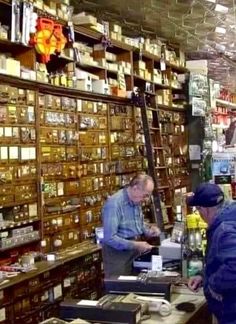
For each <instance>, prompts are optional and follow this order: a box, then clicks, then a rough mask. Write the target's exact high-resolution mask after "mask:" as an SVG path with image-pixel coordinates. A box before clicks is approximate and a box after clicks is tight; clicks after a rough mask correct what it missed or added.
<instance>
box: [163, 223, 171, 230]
mask: <svg viewBox="0 0 236 324" xmlns="http://www.w3.org/2000/svg"><path fill="white" fill-rule="evenodd" d="M171 228H173V225H172V224H165V225H164V229H165V230H168V229H171Z"/></svg>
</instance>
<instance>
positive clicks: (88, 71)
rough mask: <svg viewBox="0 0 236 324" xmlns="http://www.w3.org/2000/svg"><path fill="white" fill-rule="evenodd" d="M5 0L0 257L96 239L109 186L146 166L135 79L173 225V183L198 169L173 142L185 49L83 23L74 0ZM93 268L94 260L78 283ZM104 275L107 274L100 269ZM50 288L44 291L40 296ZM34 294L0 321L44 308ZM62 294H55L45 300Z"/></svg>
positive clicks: (0, 55)
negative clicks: (146, 103) (71, 0)
mask: <svg viewBox="0 0 236 324" xmlns="http://www.w3.org/2000/svg"><path fill="white" fill-rule="evenodd" d="M0 8H1V9H2V10H1V14H0V22H1V26H0V75H1V82H0V98H1V99H0V100H1V102H0V179H1V184H0V202H1V203H0V215H1V219H0V224H1V227H0V234H1V238H0V244H1V245H0V252H1V263H0V266H5V265H9V264H12V263H14V262H17V261H18V260H22V256H31V257H32V256H34V257H35V258H36V259H40V258H42V254H41V253H52V252H53V253H56V255H60V253H67V252H64V251H69V249H70V247H71V246H78V249H80V245H81V244H87V243H88V244H89V242H90V241H91V239H94V232H95V228H96V227H97V226H100V225H101V207H102V205H103V202H104V200H105V199H106V198H107V196H108V195H110V194H111V193H113V192H115V191H116V190H117V189H118V188H120V187H122V186H124V185H125V184H126V183H127V182H128V181H129V179H131V178H132V177H133V176H134V175H135V173H137V171H142V170H147V156H146V149H145V134H144V132H143V120H142V117H141V111H140V109H139V108H138V107H135V106H134V105H133V103H132V101H131V93H132V92H133V90H134V88H137V87H138V88H139V89H141V90H144V91H145V93H146V96H147V98H151V105H149V106H148V111H147V113H148V118H149V120H150V132H151V134H152V136H156V135H157V134H158V138H157V141H156V144H155V147H153V149H154V151H155V159H156V171H157V176H158V179H159V180H160V181H161V182H160V186H159V189H160V192H159V193H160V197H161V206H162V211H163V213H164V214H165V215H166V217H165V220H164V225H165V226H170V225H171V224H172V223H173V221H174V217H175V201H174V198H173V197H174V193H175V188H176V187H177V186H179V187H181V186H184V187H186V182H184V181H183V182H182V179H184V180H187V177H186V174H187V171H186V170H187V169H188V166H187V157H186V154H187V153H186V151H183V150H182V151H181V152H179V151H178V152H177V153H178V154H179V155H178V156H180V157H179V159H181V163H182V164H181V166H180V162H179V160H176V159H177V158H178V157H177V153H176V152H175V150H177V147H179V144H177V143H180V142H181V143H182V144H183V146H184V147H185V148H186V147H187V137H186V136H185V135H186V127H185V126H184V128H183V125H185V115H186V111H185V106H184V103H183V101H184V100H183V97H181V96H180V97H178V94H180V93H182V90H183V89H182V87H181V86H180V84H179V83H178V80H177V74H183V73H186V72H187V70H186V69H185V68H184V64H185V61H184V58H183V54H182V52H179V51H175V50H173V49H172V50H170V49H168V48H167V47H164V49H163V44H160V43H152V42H150V40H144V39H140V40H139V41H138V42H137V40H135V39H131V38H128V37H125V36H123V35H122V30H121V27H120V26H118V25H113V24H110V26H109V27H108V24H100V23H99V22H97V20H96V18H95V17H91V16H86V15H85V16H81V17H79V19H77V20H74V24H73V23H72V22H71V21H72V20H71V18H72V17H71V16H70V14H71V12H70V7H69V3H68V1H64V2H58V1H54V0H51V1H40V0H38V1H34V2H30V1H29V2H27V1H24V2H22V1H19V0H14V1H12V2H10V1H0ZM85 9H86V8H85ZM23 13H27V14H25V15H23V16H24V18H23V19H22V21H21V20H19V19H18V18H19V16H20V15H22V14H23ZM78 22H79V25H78ZM108 29H110V36H109V35H108ZM49 35H50V37H49ZM48 39H50V41H47V40H48ZM162 61H164V62H165V68H164V69H162V68H161V65H162V64H163V62H162ZM161 70H162V71H161ZM174 94H175V95H176V98H175V99H174V97H173V96H174ZM167 96H168V98H169V101H168V102H166V97H167ZM181 100H182V104H180V102H181ZM176 102H177V103H178V104H176ZM167 112H168V114H171V117H168V118H167V117H166V115H164V113H165V114H167ZM154 119H155V123H154V124H153V121H154ZM167 119H168V122H167ZM167 126H168V127H170V128H171V133H169V130H168V129H167V128H168V127H167ZM170 136H172V137H173V139H171V138H170ZM180 139H181V141H180ZM171 142H173V143H174V144H172V145H173V146H171V145H170V143H171ZM182 144H181V145H182ZM177 164H178V167H176V165H177ZM181 168H182V169H181ZM180 169H181V171H179V170H180ZM182 171H183V172H182ZM184 172H186V174H185V173H184ZM180 178H181V181H178V182H175V183H174V181H173V180H174V179H180ZM159 189H158V190H159ZM166 192H168V193H167V194H166ZM165 210H167V213H166V212H165ZM83 249H84V250H83V251H85V250H86V245H85V247H84V248H83ZM32 251H33V252H32ZM68 253H69V252H68ZM71 253H73V252H71ZM88 253H89V249H88ZM96 260H97V259H96ZM98 260H99V261H98V263H96V267H97V269H101V259H100V258H98ZM90 261H91V260H90ZM75 263H76V261H75ZM85 265H86V262H85ZM73 269H74V270H73V271H72V270H71V273H72V272H73V273H75V272H78V271H79V269H78V268H76V269H75V268H73ZM63 271H64V270H63ZM66 271H67V274H68V276H69V277H70V271H69V269H67V270H66ZM87 276H88V277H89V274H87ZM91 276H92V277H93V274H91ZM84 277H86V271H84V272H83V274H81V278H80V279H81V280H78V285H79V286H80V285H82V283H84V282H85V281H86V280H85V281H84ZM63 278H65V277H63ZM77 278H78V277H77ZM63 280H64V279H63ZM63 280H62V281H60V285H61V286H60V287H57V286H58V284H59V283H57V285H56V286H55V287H57V288H56V290H55V291H54V290H53V289H54V288H55V287H54V288H52V287H51V288H52V290H53V293H54V294H55V296H63V295H64V291H66V288H67V287H68V280H67V281H63ZM96 280H97V281H101V271H98V272H97V276H96ZM88 281H89V280H88ZM19 286H21V282H19ZM88 286H89V285H88ZM51 288H50V289H51ZM4 289H5V288H4ZM4 289H3V291H4V293H6V294H8V288H7V286H6V292H5V290H4ZM45 289H46V288H45ZM86 289H87V288H86ZM86 289H85V292H86V291H87V292H88V294H87V296H89V298H92V296H91V289H87V290H86ZM46 291H47V289H46ZM48 291H49V290H48ZM61 291H62V294H60V293H59V292H61ZM79 291H80V292H81V291H82V290H77V292H75V293H74V295H73V296H77V297H78V296H80V293H79ZM44 293H46V292H45V291H44ZM48 294H49V292H48ZM23 295H24V296H25V295H27V292H25V293H24V294H23ZM23 295H22V296H23ZM85 295H86V293H85V294H84V295H83V296H85ZM9 296H10V295H9ZM15 297H17V296H15ZM15 297H14V298H15ZM44 297H45V296H44ZM44 297H43V294H42V295H41V297H40V296H39V295H38V298H39V300H40V301H41V302H42V303H43V300H44V299H43V298H44ZM85 297H86V296H85ZM4 298H5V297H4ZM24 298H25V297H24ZM24 298H23V297H22V298H19V305H18V306H19V307H18V306H17V307H18V308H17V309H13V308H12V307H13V306H12V303H11V302H10V299H11V298H7V299H6V303H3V306H4V307H3V308H2V309H1V312H2V313H1V314H3V315H2V317H0V323H8V324H9V323H13V322H12V320H13V318H14V317H16V316H17V320H18V322H19V323H20V322H21V323H22V320H23V319H24V321H25V323H32V322H30V314H25V311H26V310H27V312H28V311H29V312H30V310H32V309H34V310H35V317H34V320H35V322H34V323H36V322H37V321H38V320H39V318H40V316H39V314H40V309H41V308H40V307H41V306H42V307H43V306H45V305H41V306H40V307H39V308H40V309H39V310H36V309H35V308H34V301H33V300H31V299H27V303H26V304H24V305H27V307H26V308H24V307H23V306H22V305H23V304H22V303H24ZM35 298H36V297H35ZM45 298H46V297H45ZM56 299H57V298H55V299H53V298H52V299H51V300H50V301H49V299H47V298H46V299H45V300H46V301H47V303H46V304H47V307H49V308H50V307H54V306H55V303H54V301H55V300H56ZM48 302H50V303H51V304H50V303H49V304H50V305H51V306H50V305H49V304H48ZM20 305H21V306H20ZM8 306H9V307H8ZM55 307H56V306H55ZM8 308H9V309H8ZM41 310H42V309H41ZM45 314H46V313H44V315H42V317H43V318H45V317H47V315H45ZM32 318H33V317H32ZM41 319H42V318H41ZM14 323H17V322H14Z"/></svg>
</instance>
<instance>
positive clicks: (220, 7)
mask: <svg viewBox="0 0 236 324" xmlns="http://www.w3.org/2000/svg"><path fill="white" fill-rule="evenodd" d="M215 11H218V12H221V13H227V12H228V11H229V8H227V7H225V6H222V5H220V4H217V5H216V6H215Z"/></svg>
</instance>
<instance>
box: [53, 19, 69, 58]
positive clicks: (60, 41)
mask: <svg viewBox="0 0 236 324" xmlns="http://www.w3.org/2000/svg"><path fill="white" fill-rule="evenodd" d="M53 33H54V36H55V37H56V39H57V45H56V46H57V49H56V51H57V52H58V53H61V51H62V50H63V49H64V47H65V45H66V43H67V39H66V37H65V36H64V35H63V29H62V25H60V24H54V30H53Z"/></svg>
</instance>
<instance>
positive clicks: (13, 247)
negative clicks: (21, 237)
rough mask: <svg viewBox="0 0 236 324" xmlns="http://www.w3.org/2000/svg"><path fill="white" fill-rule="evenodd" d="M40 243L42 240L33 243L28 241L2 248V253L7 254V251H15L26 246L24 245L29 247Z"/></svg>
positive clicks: (0, 249)
mask: <svg viewBox="0 0 236 324" xmlns="http://www.w3.org/2000/svg"><path fill="white" fill-rule="evenodd" d="M39 241H40V238H38V239H34V240H31V241H27V242H24V243H20V244H16V245H12V246H9V247H7V248H0V252H6V251H9V250H13V249H16V248H19V247H21V246H24V245H29V244H33V243H37V242H39Z"/></svg>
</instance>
